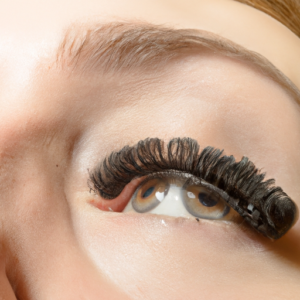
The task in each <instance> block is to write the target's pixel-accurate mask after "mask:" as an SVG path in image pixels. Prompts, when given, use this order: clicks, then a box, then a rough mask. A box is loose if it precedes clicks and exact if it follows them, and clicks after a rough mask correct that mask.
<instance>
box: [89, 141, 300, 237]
mask: <svg viewBox="0 0 300 300" xmlns="http://www.w3.org/2000/svg"><path fill="white" fill-rule="evenodd" d="M166 170H176V171H182V172H185V173H189V174H192V175H194V176H195V177H197V178H199V180H200V181H201V180H202V182H201V184H209V185H210V188H211V187H213V188H214V189H215V191H216V192H217V193H218V194H220V195H221V196H222V198H223V199H224V201H226V202H227V204H228V205H229V206H230V207H232V208H233V209H234V210H236V211H237V212H238V213H239V214H240V215H241V216H242V217H243V218H244V219H245V220H246V221H247V222H248V223H249V224H250V225H251V226H252V227H254V228H255V229H256V230H258V231H259V232H261V233H263V234H264V235H265V236H267V237H269V238H271V239H278V238H280V237H281V236H282V235H284V234H285V233H286V232H287V231H288V230H289V229H290V227H291V226H292V225H293V224H294V222H295V219H296V216H297V207H296V205H295V203H294V202H293V201H292V200H291V199H290V198H289V197H288V196H287V194H286V193H285V192H284V191H283V190H282V189H281V188H280V187H277V186H275V185H274V184H275V180H274V179H268V180H264V179H265V173H261V172H260V170H259V169H257V168H256V167H255V165H254V164H253V163H252V162H251V161H250V160H249V159H248V158H247V157H243V158H242V159H241V161H239V162H236V161H235V158H234V157H233V156H232V155H231V156H226V155H223V150H220V149H216V148H213V147H206V148H204V149H203V150H202V151H201V152H200V146H199V144H198V142H197V141H196V140H194V139H191V138H174V139H172V140H171V141H170V142H169V143H167V144H165V143H164V141H163V140H161V139H158V138H147V139H145V140H142V141H139V142H138V143H137V144H136V145H135V146H125V147H124V148H123V149H121V150H120V151H118V152H113V153H111V154H110V155H109V156H108V157H107V158H105V159H104V160H103V161H102V162H101V163H100V165H99V166H98V167H97V168H96V169H95V170H94V171H93V172H91V173H90V182H91V183H92V188H93V189H94V190H95V191H96V192H98V193H99V194H100V196H101V197H103V198H104V199H114V198H116V197H117V196H118V195H119V194H120V193H121V192H122V190H123V189H124V187H125V186H126V185H127V184H128V183H129V182H130V181H131V180H132V179H133V178H136V177H141V176H146V175H149V174H152V173H156V172H162V171H166Z"/></svg>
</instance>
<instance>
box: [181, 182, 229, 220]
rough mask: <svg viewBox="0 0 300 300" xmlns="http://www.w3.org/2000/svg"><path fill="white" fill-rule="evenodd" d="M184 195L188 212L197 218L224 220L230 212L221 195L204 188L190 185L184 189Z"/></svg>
mask: <svg viewBox="0 0 300 300" xmlns="http://www.w3.org/2000/svg"><path fill="white" fill-rule="evenodd" d="M182 194H183V202H184V206H185V208H186V210H187V211H188V212H189V213H190V214H191V215H193V216H195V217H198V218H202V219H222V218H224V217H225V216H226V215H227V214H228V213H229V211H230V207H229V206H228V205H226V203H225V202H224V201H223V200H222V199H221V197H220V196H219V195H217V194H216V193H214V192H213V191H210V190H209V189H207V188H205V187H203V186H199V185H188V186H187V187H185V188H183V193H182Z"/></svg>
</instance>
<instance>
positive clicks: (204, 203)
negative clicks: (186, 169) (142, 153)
mask: <svg viewBox="0 0 300 300" xmlns="http://www.w3.org/2000/svg"><path fill="white" fill-rule="evenodd" d="M201 182H202V181H201V180H199V179H198V178H196V177H194V176H192V175H191V174H186V173H183V172H181V173H180V172H166V173H159V174H152V175H150V176H149V177H148V179H145V180H143V181H142V182H140V184H139V185H138V186H135V187H134V189H135V190H134V191H133V192H132V197H131V199H130V201H129V203H128V204H127V206H126V207H125V209H124V210H123V212H129V211H135V212H138V213H146V212H148V213H153V214H160V215H169V216H175V217H187V218H191V217H195V218H201V219H211V220H218V219H222V220H225V219H226V220H228V221H233V220H234V221H237V217H239V215H238V213H237V212H236V211H234V210H232V209H230V207H229V206H228V205H227V204H226V202H225V201H224V200H223V198H222V196H221V195H219V194H218V193H217V192H216V191H214V190H213V189H210V188H209V186H210V185H208V186H206V185H205V186H203V185H202V184H201ZM203 184H204V183H203ZM206 184H207V183H206Z"/></svg>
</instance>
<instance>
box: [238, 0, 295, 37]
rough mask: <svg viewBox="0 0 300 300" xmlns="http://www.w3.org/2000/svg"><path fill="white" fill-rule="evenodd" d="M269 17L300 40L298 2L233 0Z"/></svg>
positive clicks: (283, 0)
mask: <svg viewBox="0 0 300 300" xmlns="http://www.w3.org/2000/svg"><path fill="white" fill-rule="evenodd" d="M235 1H237V2H241V3H244V4H247V5H249V6H252V7H254V8H256V9H259V10H261V11H263V12H264V13H266V14H268V15H270V16H271V17H273V18H274V19H276V20H277V21H279V22H281V23H282V24H283V25H285V26H286V27H288V28H289V29H290V30H291V31H292V32H294V33H295V34H296V35H297V36H298V37H299V38H300V1H299V0H235Z"/></svg>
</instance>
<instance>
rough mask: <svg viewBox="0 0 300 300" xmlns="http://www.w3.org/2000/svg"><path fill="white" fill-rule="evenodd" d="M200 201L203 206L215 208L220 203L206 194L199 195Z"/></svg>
mask: <svg viewBox="0 0 300 300" xmlns="http://www.w3.org/2000/svg"><path fill="white" fill-rule="evenodd" d="M198 199H199V201H200V203H201V204H203V205H204V206H207V207H212V206H215V205H216V204H217V203H218V201H216V200H215V199H213V198H212V197H210V196H209V195H208V194H206V193H199V195H198Z"/></svg>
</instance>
